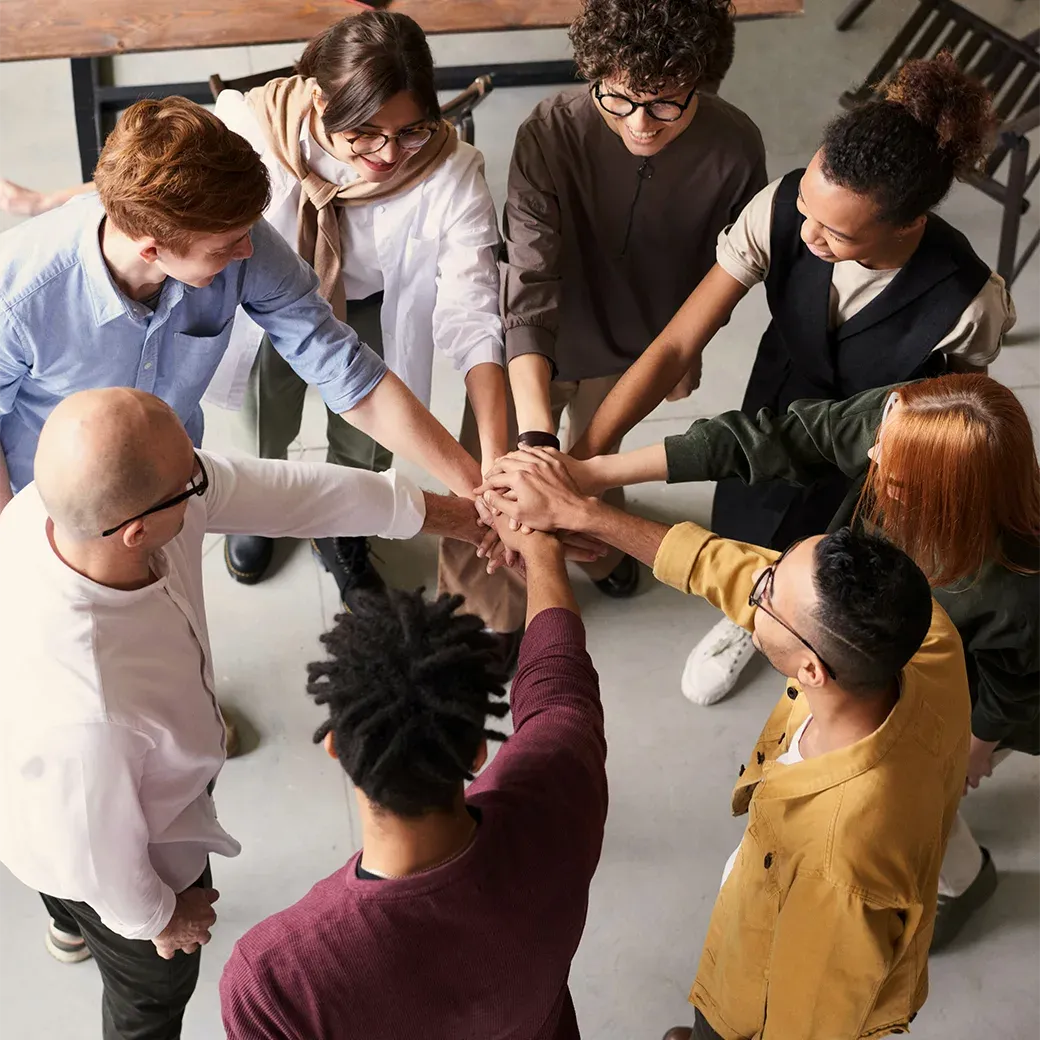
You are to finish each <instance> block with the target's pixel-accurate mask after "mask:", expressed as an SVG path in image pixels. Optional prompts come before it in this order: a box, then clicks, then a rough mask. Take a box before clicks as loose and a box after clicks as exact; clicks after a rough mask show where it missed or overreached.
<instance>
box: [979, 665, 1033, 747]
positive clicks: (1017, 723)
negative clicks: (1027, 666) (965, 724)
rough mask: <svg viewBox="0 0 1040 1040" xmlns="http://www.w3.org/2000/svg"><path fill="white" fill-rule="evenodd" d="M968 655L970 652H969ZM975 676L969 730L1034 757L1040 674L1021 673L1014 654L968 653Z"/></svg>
mask: <svg viewBox="0 0 1040 1040" xmlns="http://www.w3.org/2000/svg"><path fill="white" fill-rule="evenodd" d="M969 652H970V651H969ZM972 657H973V659H974V665H975V668H974V671H975V673H976V677H977V678H976V687H975V694H976V699H975V706H974V708H972V712H971V731H972V733H973V734H975V736H976V737H978V738H979V740H996V741H1000V742H1002V743H1005V744H1007V745H1008V746H1010V747H1013V748H1015V749H1016V750H1018V751H1025V752H1026V753H1027V754H1031V755H1035V754H1037V752H1038V751H1040V674H1038V673H1037V672H1036V671H1035V670H1034V671H1032V672H1025V673H1022V672H1021V671H1019V668H1020V667H1021V662H1020V661H1019V660H1017V658H1018V657H1019V655H1018V654H1016V653H1015V652H1014V650H1012V651H1011V652H1010V653H1001V652H1000V651H987V650H980V651H977V652H975V653H974V654H972Z"/></svg>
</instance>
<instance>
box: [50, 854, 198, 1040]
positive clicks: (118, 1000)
mask: <svg viewBox="0 0 1040 1040" xmlns="http://www.w3.org/2000/svg"><path fill="white" fill-rule="evenodd" d="M212 884H213V878H212V875H211V874H210V869H209V864H208V863H207V864H206V869H205V870H204V871H203V872H202V877H200V878H199V879H198V880H197V881H196V882H195V883H194V885H192V886H191V887H192V888H210V887H212ZM41 898H42V899H43V904H44V906H46V907H47V913H49V914H50V916H51V918H52V919H53V920H54V924H55V926H56V927H57V928H59V929H61V931H63V932H70V933H71V934H73V935H82V936H83V939H84V941H85V942H86V944H87V949H89V950H90V952H91V954H92V955H93V957H94V960H95V961H97V966H98V970H99V971H100V972H101V981H102V984H103V986H104V990H103V992H102V996H101V1036H102V1038H103V1040H178V1038H179V1037H180V1035H181V1019H182V1018H183V1017H184V1008H185V1007H186V1006H187V1003H188V1000H189V998H190V997H191V995H192V993H194V992H195V983H196V982H197V981H198V978H199V958H200V956H201V952H202V951H201V950H196V951H195V953H192V954H187V953H181V952H180V951H179V950H178V951H177V953H175V954H174V955H173V959H172V960H168V961H167V960H163V958H162V957H160V956H159V954H158V953H157V952H156V950H155V944H154V943H153V942H152V941H151V939H125V938H123V936H121V935H118V934H117V933H116V932H113V931H112V930H111V929H110V928H106V927H105V925H103V924H102V923H101V919H100V918H99V917H98V915H97V914H96V913H95V912H94V911H93V910H92V909H91V908H90V907H89V906H87V904H86V903H77V902H75V901H74V900H71V899H57V898H55V897H54V896H47V895H43V894H42V893H41Z"/></svg>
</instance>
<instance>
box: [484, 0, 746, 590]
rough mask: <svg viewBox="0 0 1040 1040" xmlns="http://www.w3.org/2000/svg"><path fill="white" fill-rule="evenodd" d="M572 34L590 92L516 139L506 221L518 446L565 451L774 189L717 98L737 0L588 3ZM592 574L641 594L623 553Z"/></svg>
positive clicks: (541, 108) (565, 101)
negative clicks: (563, 426) (750, 209)
mask: <svg viewBox="0 0 1040 1040" xmlns="http://www.w3.org/2000/svg"><path fill="white" fill-rule="evenodd" d="M570 36H571V41H572V42H573V45H574V56H575V60H576V62H577V65H578V69H579V71H580V73H581V75H582V76H583V78H585V79H586V80H588V85H587V86H585V87H582V88H580V89H578V90H575V89H574V88H570V89H568V90H565V91H563V92H561V93H559V94H557V95H555V96H554V97H550V98H547V99H546V100H545V101H542V102H541V103H540V104H539V105H538V106H537V108H535V110H534V112H533V113H532V114H531V115H530V116H529V117H528V119H527V120H526V121H525V122H524V123H523V124H522V126H521V127H520V130H519V131H518V133H517V138H516V145H515V147H514V150H513V158H512V163H511V165H510V170H509V184H508V195H507V199H506V205H505V213H504V222H503V229H504V235H505V240H506V241H505V258H504V263H503V268H502V280H503V289H502V292H503V316H504V319H505V330H506V331H505V337H506V354H507V357H508V358H509V378H510V382H511V385H512V388H513V398H514V401H515V405H516V412H517V423H518V427H519V430H520V436H519V440H520V443H527V444H549V445H554V446H556V447H559V441H558V440H557V437H556V434H557V430H558V428H559V425H560V420H561V417H562V415H563V412H564V411H565V410H566V411H568V413H569V436H570V439H571V441H572V442H573V441H575V440H577V438H578V437H579V436H580V435H581V433H582V432H583V430H584V429H585V426H586V424H587V423H588V421H589V419H590V418H591V416H592V414H593V413H594V412H595V410H596V408H597V407H598V406H599V404H600V402H601V401H602V400H603V398H604V397H605V396H606V394H607V393H608V392H609V391H610V390H611V388H612V387H613V386H614V384H615V383H616V382H617V380H618V378H619V377H620V376H621V375H622V374H623V373H624V371H625V370H626V369H627V368H628V366H629V365H631V364H632V362H633V361H635V360H636V359H637V358H638V357H639V356H640V354H641V353H642V351H643V350H644V349H645V347H646V345H647V344H648V343H650V341H651V340H653V339H654V337H655V336H657V335H658V334H659V333H660V332H661V330H662V329H663V328H664V327H665V325H666V324H667V322H668V321H669V320H670V319H671V317H672V315H673V314H674V313H675V310H676V309H677V308H678V307H679V306H680V305H681V303H682V301H683V300H684V299H685V298H686V297H687V295H688V294H689V293H690V292H691V291H692V290H693V288H694V287H695V286H696V285H697V283H698V282H699V281H700V280H701V279H702V278H703V277H704V276H705V275H706V274H707V273H708V271H709V270H710V269H711V266H712V264H713V263H714V260H715V240H716V238H717V237H718V235H719V233H720V232H721V231H722V230H723V229H724V228H725V227H727V226H728V225H729V224H731V223H732V222H733V221H734V220H735V219H736V218H737V216H738V214H739V213H740V212H741V210H742V209H743V208H744V206H745V205H746V204H747V203H748V202H749V201H750V200H751V199H752V198H753V197H754V195H755V193H756V192H758V191H759V189H761V188H762V187H763V186H764V185H765V183H766V167H765V152H764V149H763V146H762V137H761V135H760V134H759V132H758V128H757V127H756V126H755V124H754V123H753V122H752V121H751V120H750V119H749V118H748V117H747V116H746V115H745V114H744V113H743V112H741V111H740V110H739V109H736V108H734V107H733V106H732V105H729V104H727V103H726V102H725V101H723V100H721V99H720V98H719V97H717V96H716V94H715V91H716V89H717V87H718V85H719V82H720V81H721V80H722V78H723V76H724V75H725V73H726V70H727V69H728V68H729V65H730V63H731V61H732V60H733V38H734V24H733V10H732V7H731V5H730V3H729V0H586V2H585V4H584V6H583V8H582V10H581V13H580V14H579V15H578V17H577V19H576V21H575V22H574V24H573V25H572V26H571V31H570ZM675 382H676V383H678V382H679V379H678V378H677V379H676V380H675ZM669 389H671V387H670V388H669ZM687 392H688V391H687ZM615 447H616V446H615ZM611 495H616V498H614V499H612V500H613V501H615V503H616V504H618V503H619V501H620V499H621V493H620V492H611ZM477 565H478V562H477V561H471V564H470V566H474V567H475V566H477ZM588 571H589V576H590V577H591V578H592V579H593V580H594V581H596V583H597V585H598V587H599V588H600V590H601V591H603V592H604V593H606V594H607V595H610V596H616V597H621V596H630V595H632V593H633V592H635V589H636V584H637V582H638V575H639V570H638V567H637V566H636V564H635V561H634V560H632V559H631V558H629V557H626V556H624V555H622V554H621V553H617V552H613V551H612V553H611V554H610V555H608V556H607V557H605V558H604V559H603V560H601V561H598V562H597V563H596V564H594V565H592V566H591V567H589V568H588Z"/></svg>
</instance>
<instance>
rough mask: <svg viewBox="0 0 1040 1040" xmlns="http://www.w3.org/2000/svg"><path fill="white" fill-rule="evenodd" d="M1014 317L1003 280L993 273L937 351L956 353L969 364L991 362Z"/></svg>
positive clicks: (1013, 308)
mask: <svg viewBox="0 0 1040 1040" xmlns="http://www.w3.org/2000/svg"><path fill="white" fill-rule="evenodd" d="M1015 320H1016V315H1015V304H1014V301H1013V300H1012V299H1011V294H1010V293H1009V292H1008V291H1007V287H1006V286H1005V285H1004V279H1003V278H1001V277H1000V275H999V274H997V273H996V272H993V273H991V274H990V276H989V280H988V281H987V282H986V284H985V285H984V286H983V287H982V289H981V290H980V292H979V294H978V296H976V297H975V299H974V300H972V301H971V303H969V304H968V306H967V307H966V308H965V309H964V313H963V314H962V315H961V316H960V319H959V320H958V322H957V324H956V325H955V326H954V327H953V329H952V330H951V331H950V332H949V333H948V334H947V335H946V337H945V338H944V339H942V340H940V341H939V344H938V345H937V346H936V348H935V349H936V350H941V351H942V352H943V353H944V354H955V355H956V356H957V357H959V358H961V359H962V360H963V361H966V362H968V364H970V365H977V366H979V367H980V368H981V367H983V366H985V365H990V364H992V363H993V361H994V360H995V359H996V357H997V355H998V354H999V353H1000V345H1001V341H1002V340H1003V338H1004V334H1005V333H1006V332H1007V331H1008V330H1009V329H1011V328H1012V327H1013V326H1014V324H1015Z"/></svg>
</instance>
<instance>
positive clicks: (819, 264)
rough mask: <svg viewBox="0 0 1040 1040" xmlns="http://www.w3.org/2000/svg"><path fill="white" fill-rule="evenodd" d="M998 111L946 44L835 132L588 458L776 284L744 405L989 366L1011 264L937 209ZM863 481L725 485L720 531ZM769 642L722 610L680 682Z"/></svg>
mask: <svg viewBox="0 0 1040 1040" xmlns="http://www.w3.org/2000/svg"><path fill="white" fill-rule="evenodd" d="M992 125H993V113H992V108H991V106H990V99H989V97H988V95H987V93H986V90H985V88H984V87H983V86H982V85H981V84H979V83H977V82H975V81H973V80H971V79H970V78H969V77H968V76H966V75H965V74H964V73H963V72H962V71H961V70H960V69H958V67H957V65H956V62H955V61H954V59H953V58H952V57H951V56H950V55H949V54H948V53H941V54H940V55H938V57H936V58H933V59H931V60H930V61H911V62H908V63H907V64H906V65H905V66H904V68H903V69H902V70H901V72H900V73H899V75H898V76H897V77H896V78H895V80H894V81H893V82H892V83H891V84H889V86H888V89H887V92H886V95H885V96H884V97H878V98H874V99H872V100H870V101H868V102H866V103H865V104H863V105H861V106H859V107H858V108H855V109H853V110H851V111H849V112H846V113H844V114H843V115H841V116H839V117H838V118H837V119H835V120H834V121H833V122H831V123H830V124H829V125H828V126H827V128H826V130H825V131H824V135H823V141H822V143H821V145H820V148H819V150H818V151H817V152H816V154H815V155H814V156H813V157H812V160H811V161H810V163H809V165H808V166H807V167H806V168H805V169H800V170H793V171H791V172H790V173H788V174H787V175H786V176H785V177H782V178H780V179H779V180H777V181H774V182H773V183H772V184H770V185H769V186H768V187H766V188H764V189H763V190H762V191H761V192H759V193H758V195H756V196H755V198H754V199H753V200H752V201H751V203H750V204H749V205H748V207H747V209H746V210H744V212H743V213H742V214H741V215H740V218H739V219H738V220H737V221H736V222H735V223H734V225H733V226H732V227H731V228H728V229H727V230H726V232H725V233H724V234H722V235H720V236H719V243H718V253H717V262H716V264H715V266H714V267H713V268H712V269H711V270H710V272H708V274H707V277H705V279H704V281H703V282H701V284H700V285H699V286H697V289H696V290H695V291H694V292H693V293H692V294H691V295H690V298H689V299H688V300H687V301H686V303H685V304H684V305H683V307H682V309H681V310H680V311H679V312H678V313H677V314H676V316H675V318H674V319H673V320H672V321H671V322H670V323H669V324H668V327H667V328H666V329H665V330H664V332H662V333H661V335H660V336H659V337H658V338H657V340H656V341H655V342H654V343H652V344H651V345H650V346H649V347H648V348H647V350H646V352H645V353H644V354H643V356H642V357H641V358H640V359H639V361H638V362H637V363H636V364H635V365H634V366H632V368H631V369H630V370H629V372H628V373H626V375H625V376H624V378H623V379H622V380H621V381H620V382H619V384H618V385H617V387H615V389H614V390H613V391H612V393H611V394H610V396H609V397H608V398H607V400H606V401H604V403H603V406H602V408H600V410H599V411H598V412H597V413H596V415H595V416H594V417H593V419H592V420H591V421H590V423H589V426H588V430H587V432H586V435H585V437H584V438H583V439H582V441H581V443H579V444H577V445H576V446H575V449H574V453H575V455H577V456H578V457H579V458H590V457H592V456H594V455H600V454H603V453H605V452H608V451H612V450H614V446H615V445H616V444H617V443H618V442H619V441H620V439H621V438H622V437H623V436H624V434H625V433H626V432H628V430H630V429H631V428H632V426H634V425H635V423H637V422H638V421H639V420H640V419H642V418H643V417H644V416H645V415H646V414H647V413H648V412H650V411H651V410H652V409H653V408H654V407H656V405H657V404H658V403H659V402H660V401H661V400H662V399H663V398H664V397H665V395H666V394H668V393H669V391H670V390H671V389H672V387H674V386H675V384H676V381H677V380H678V379H680V378H682V377H683V375H684V374H686V373H689V372H690V371H691V368H692V369H693V370H695V371H697V372H699V370H700V365H701V355H702V352H703V350H704V348H705V346H706V345H707V344H708V342H709V341H710V340H711V339H712V337H713V336H714V335H715V333H716V332H717V331H718V330H719V329H720V328H721V327H722V326H723V325H724V324H725V323H726V322H727V321H728V320H729V316H730V314H731V313H732V311H733V308H734V307H735V306H736V305H737V304H738V303H739V302H740V300H741V299H743V297H744V296H745V295H746V294H747V292H748V290H749V289H750V288H751V287H752V286H754V285H756V284H757V283H759V282H764V283H765V288H766V300H767V302H768V305H769V311H770V314H771V317H772V321H771V323H770V325H769V327H768V328H767V329H766V332H765V335H764V336H763V337H762V340H761V342H760V343H759V347H758V354H757V356H756V357H755V361H754V365H753V367H752V370H751V376H750V378H749V380H748V385H747V389H746V391H745V394H744V401H743V404H742V405H741V411H742V412H743V413H744V414H745V415H747V416H749V417H752V418H753V417H754V416H755V415H757V414H758V412H759V411H760V409H762V408H768V409H769V410H770V411H771V412H772V413H773V414H774V415H776V414H781V413H783V412H784V411H786V409H787V407H788V405H789V404H791V402H792V401H796V400H798V399H799V398H818V399H822V398H829V399H832V400H845V399H846V398H848V397H851V396H853V395H854V394H858V393H861V392H862V391H864V390H870V389H873V388H875V387H879V386H887V385H889V384H891V383H898V382H904V381H906V380H908V379H914V378H919V377H921V376H931V375H938V374H941V373H943V372H945V371H947V370H950V371H961V372H971V371H985V369H986V367H987V366H988V365H989V364H990V362H992V361H993V359H994V358H995V357H996V356H997V354H998V353H999V351H1000V345H1001V340H1002V338H1003V336H1004V334H1005V333H1006V332H1007V330H1008V329H1010V328H1011V326H1012V325H1013V324H1014V321H1015V311H1014V306H1013V305H1012V302H1011V297H1010V296H1009V295H1008V292H1007V290H1006V288H1005V286H1004V282H1003V279H1001V278H1000V276H999V275H997V274H995V273H994V272H993V271H991V270H990V268H989V265H988V264H986V263H984V262H983V261H982V260H980V259H979V257H978V256H977V255H976V254H975V251H974V250H973V249H972V247H971V244H970V243H969V242H968V240H967V239H966V238H965V237H964V235H962V234H961V233H960V232H959V231H957V230H956V229H954V228H953V227H951V226H950V225H949V224H947V223H946V221H944V220H943V219H942V218H941V217H938V216H936V215H935V214H934V213H932V212H931V210H932V209H933V207H935V206H938V205H939V203H940V202H941V201H942V200H943V199H944V198H945V197H946V194H947V193H948V192H949V190H950V187H951V186H952V184H953V181H954V179H955V178H957V177H965V176H968V175H970V174H971V173H972V171H973V170H976V169H978V167H979V165H980V164H981V162H982V161H983V158H984V156H985V155H986V149H987V146H988V143H989V136H990V130H991V127H992ZM848 490H849V480H848V478H847V477H846V476H845V475H844V474H842V473H838V472H829V473H827V474H824V475H821V476H820V478H819V479H817V480H815V481H813V482H812V483H810V484H809V485H808V486H805V487H794V486H792V485H790V484H784V483H782V482H780V481H775V480H770V481H763V482H761V483H760V484H755V485H753V486H748V485H746V484H744V483H743V482H742V481H741V480H739V479H737V478H730V479H726V480H722V481H720V482H719V484H718V487H717V489H716V491H715V501H714V505H713V508H712V517H711V528H712V530H713V531H716V532H718V533H719V534H721V535H725V536H726V537H729V538H734V539H736V540H738V541H742V542H750V543H752V544H753V545H764V546H771V547H772V548H775V549H779V548H783V547H784V546H785V545H788V544H790V542H792V541H793V540H794V539H796V538H801V537H804V536H806V535H810V534H816V533H819V532H820V531H823V530H825V529H826V527H827V525H828V523H829V522H830V519H831V517H832V516H833V515H834V513H835V511H836V510H837V509H838V507H839V506H840V504H841V502H842V500H843V499H844V498H845V495H846V494H847V493H848ZM753 654H754V647H753V646H752V643H751V638H750V636H749V635H748V634H747V633H746V632H744V631H742V630H741V629H740V628H739V627H738V626H736V625H734V624H732V623H731V622H730V621H729V620H728V619H726V618H722V619H721V620H720V621H719V622H718V624H716V625H715V626H714V627H713V628H712V629H711V630H710V631H709V632H708V633H707V635H705V636H704V638H703V639H701V641H700V642H699V643H698V644H697V645H696V646H695V647H694V649H693V650H692V652H691V653H690V656H689V659H688V661H687V664H686V668H685V670H684V673H683V679H682V690H683V693H684V694H685V695H686V697H687V698H688V699H689V700H691V701H693V703H695V704H705V705H706V704H714V703H715V702H716V701H718V700H720V699H721V698H722V697H724V696H725V695H726V694H727V693H728V692H729V691H730V690H731V689H732V688H733V686H734V684H735V683H736V680H737V678H738V676H739V675H740V673H741V670H742V669H743V668H744V666H745V665H746V664H747V662H748V661H749V660H750V659H751V657H752V655H753Z"/></svg>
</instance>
